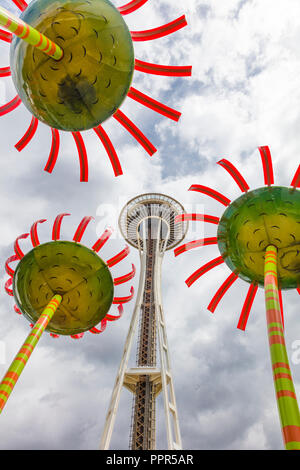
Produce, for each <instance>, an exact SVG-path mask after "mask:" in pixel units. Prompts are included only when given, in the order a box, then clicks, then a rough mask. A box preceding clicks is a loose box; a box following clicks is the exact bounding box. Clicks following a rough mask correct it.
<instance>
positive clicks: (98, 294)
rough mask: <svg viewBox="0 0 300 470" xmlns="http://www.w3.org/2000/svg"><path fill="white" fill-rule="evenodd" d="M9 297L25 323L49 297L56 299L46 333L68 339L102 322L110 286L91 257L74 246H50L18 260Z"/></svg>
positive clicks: (107, 276) (92, 254) (63, 243)
mask: <svg viewBox="0 0 300 470" xmlns="http://www.w3.org/2000/svg"><path fill="white" fill-rule="evenodd" d="M13 292H14V297H15V300H16V303H17V305H18V307H19V308H20V310H21V312H22V313H23V314H24V316H25V317H26V318H27V319H28V320H29V321H30V322H31V323H35V322H36V321H37V319H38V318H39V316H40V315H41V313H42V311H43V310H44V308H45V307H46V306H47V304H48V302H49V301H50V300H51V298H52V297H53V296H54V295H55V294H60V295H62V297H63V300H62V303H61V305H60V306H59V308H58V310H57V311H56V313H55V314H54V316H53V318H52V320H51V321H50V323H49V325H48V327H47V330H48V331H50V332H52V333H55V334H59V335H73V334H78V333H81V332H83V331H87V330H89V329H90V328H92V327H94V326H95V325H97V324H98V323H99V322H100V321H101V320H102V319H103V318H104V317H105V316H106V314H107V312H108V311H109V309H110V306H111V304H112V301H113V295H114V285H113V280H112V277H111V273H110V271H109V269H108V267H107V265H106V264H105V262H104V261H103V260H102V259H101V258H100V257H99V256H98V255H97V254H96V253H95V252H94V251H92V250H90V249H89V248H87V247H85V246H83V245H81V244H79V243H74V242H69V241H55V242H49V243H44V244H41V245H38V246H37V247H36V248H34V249H33V250H31V251H30V252H29V253H27V254H26V255H25V256H24V258H22V259H21V261H20V262H19V264H18V266H17V268H16V271H15V274H14V278H13Z"/></svg>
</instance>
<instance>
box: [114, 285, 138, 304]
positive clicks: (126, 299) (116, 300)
mask: <svg viewBox="0 0 300 470" xmlns="http://www.w3.org/2000/svg"><path fill="white" fill-rule="evenodd" d="M133 296H134V288H133V287H131V289H130V295H128V296H127V297H114V299H113V302H112V303H113V304H125V303H127V302H130V300H131V299H132V298H133Z"/></svg>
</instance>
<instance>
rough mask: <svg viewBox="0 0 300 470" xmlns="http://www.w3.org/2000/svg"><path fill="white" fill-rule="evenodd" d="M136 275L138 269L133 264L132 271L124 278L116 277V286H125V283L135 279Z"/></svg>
mask: <svg viewBox="0 0 300 470" xmlns="http://www.w3.org/2000/svg"><path fill="white" fill-rule="evenodd" d="M135 274H136V268H135V266H134V264H132V271H131V272H130V273H128V274H125V275H124V276H121V277H116V278H115V279H114V285H115V286H118V285H119V284H124V282H128V281H130V279H133V278H134V276H135Z"/></svg>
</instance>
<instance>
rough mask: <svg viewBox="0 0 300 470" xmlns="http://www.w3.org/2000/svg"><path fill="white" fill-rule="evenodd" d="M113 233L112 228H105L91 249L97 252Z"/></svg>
mask: <svg viewBox="0 0 300 470" xmlns="http://www.w3.org/2000/svg"><path fill="white" fill-rule="evenodd" d="M112 233H113V229H112V228H110V227H109V228H107V229H106V230H105V231H104V232H103V233H102V235H101V237H100V238H98V240H97V241H96V243H95V244H94V245H93V247H92V250H94V251H96V253H99V251H100V250H101V248H102V247H103V246H104V245H105V243H106V242H107V240H108V239H109V238H110V236H111V234H112Z"/></svg>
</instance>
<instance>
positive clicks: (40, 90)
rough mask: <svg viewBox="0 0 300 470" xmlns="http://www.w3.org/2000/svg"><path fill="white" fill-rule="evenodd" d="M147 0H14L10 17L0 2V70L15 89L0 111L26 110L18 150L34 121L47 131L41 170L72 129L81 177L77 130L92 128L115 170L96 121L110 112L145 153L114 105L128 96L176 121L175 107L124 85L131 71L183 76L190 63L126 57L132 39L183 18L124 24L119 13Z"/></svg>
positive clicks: (84, 162) (157, 33) (177, 25)
mask: <svg viewBox="0 0 300 470" xmlns="http://www.w3.org/2000/svg"><path fill="white" fill-rule="evenodd" d="M147 1H148V0H132V1H131V2H129V3H127V4H126V5H124V6H121V7H119V8H116V7H114V5H112V3H110V1H108V0H87V1H85V2H82V1H80V0H32V1H31V2H30V4H29V5H27V3H26V2H25V1H24V0H14V3H15V4H16V5H17V6H18V7H19V9H20V10H21V11H22V14H21V17H20V18H17V17H15V16H14V15H12V14H10V13H9V12H7V11H6V10H5V9H3V8H0V24H2V25H3V27H4V28H5V30H0V39H2V40H3V41H6V42H8V43H11V49H10V67H3V68H0V77H5V76H10V75H11V76H12V79H13V82H14V85H15V88H16V90H17V93H18V94H17V95H16V96H15V97H14V98H13V99H12V100H11V101H10V102H8V103H7V104H5V105H3V106H1V107H0V116H1V115H5V114H7V113H9V112H11V111H13V110H15V109H16V108H17V107H18V106H19V105H20V104H21V103H23V104H24V105H25V106H26V108H27V109H28V110H29V111H30V112H31V114H32V120H31V122H30V125H29V127H28V129H27V131H26V132H25V134H24V136H23V137H22V138H21V139H20V140H19V141H18V142H17V144H16V145H15V147H16V149H17V150H18V151H21V150H23V149H24V148H25V147H26V146H27V145H28V144H29V142H30V141H31V139H32V138H33V136H34V135H35V133H36V130H37V127H38V123H39V121H41V122H43V123H45V124H47V125H48V126H49V127H50V129H51V132H52V145H51V150H50V154H49V158H48V161H47V163H46V166H45V168H44V169H45V171H47V172H49V173H51V172H52V171H53V169H54V166H55V163H56V161H57V158H58V153H59V147H60V131H69V132H71V133H72V135H73V138H74V140H75V143H76V147H77V150H78V156H79V163H80V180H81V181H88V159H87V152H86V148H85V144H84V141H83V137H82V135H81V131H84V130H88V129H93V130H94V131H95V133H96V134H97V136H98V137H99V139H100V140H101V142H102V144H103V146H104V148H105V150H106V152H107V154H108V157H109V159H110V161H111V164H112V167H113V171H114V174H115V176H119V175H121V174H122V168H121V164H120V161H119V158H118V155H117V153H116V150H115V148H114V146H113V144H112V142H111V140H110V138H109V136H108V135H107V133H106V132H105V130H104V128H103V127H102V123H103V122H104V121H106V120H107V119H109V118H110V117H114V118H115V119H116V121H118V122H119V123H120V124H121V125H122V126H123V127H124V128H125V129H126V130H127V131H128V132H129V133H130V134H131V135H132V136H133V137H134V138H135V139H136V140H137V141H138V142H139V143H140V144H141V145H142V146H143V148H144V149H145V150H146V152H147V153H148V154H149V155H150V156H152V155H153V154H154V153H155V152H156V148H155V147H154V145H153V144H152V143H151V142H150V141H149V139H148V138H147V137H146V136H145V135H144V134H143V132H142V131H141V130H140V129H139V128H138V127H137V126H136V125H135V124H134V123H133V122H132V121H131V120H130V119H129V118H128V117H127V116H126V115H125V114H124V113H123V112H122V111H121V110H120V109H119V108H120V106H121V104H122V103H123V101H124V99H125V98H126V97H127V96H128V97H129V98H131V99H133V100H135V101H137V102H138V103H140V104H142V105H144V106H146V107H148V108H151V109H152V110H154V111H156V112H158V113H160V114H162V115H164V116H166V117H167V118H170V119H172V120H174V121H178V120H179V118H180V115H181V113H180V112H178V111H176V110H174V109H172V108H169V107H168V106H166V105H164V104H162V103H160V102H158V101H156V100H154V99H152V98H151V97H150V96H147V95H145V94H144V93H142V92H140V91H139V90H137V89H136V88H134V87H132V86H131V82H132V77H133V73H134V71H139V72H144V73H147V74H154V75H165V76H173V77H184V76H190V75H191V67H190V66H183V67H180V66H165V65H157V64H152V63H148V62H144V61H141V60H138V59H135V58H134V48H133V42H135V41H150V40H153V39H157V38H161V37H163V36H166V35H168V34H171V33H173V32H175V31H177V30H179V29H181V28H183V27H184V26H186V25H187V22H186V19H185V16H181V17H180V18H178V19H176V20H174V21H172V22H170V23H168V24H166V25H163V26H161V27H158V28H154V29H151V30H146V31H129V29H128V27H127V25H126V23H125V21H124V16H125V15H127V14H129V13H132V12H133V11H135V10H137V9H138V8H140V7H141V6H142V5H144V4H145V3H146V2H147Z"/></svg>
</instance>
